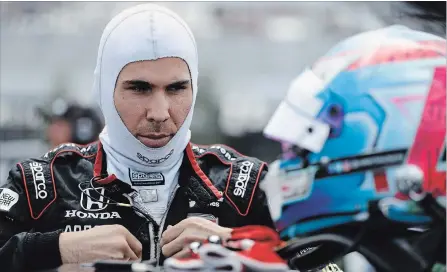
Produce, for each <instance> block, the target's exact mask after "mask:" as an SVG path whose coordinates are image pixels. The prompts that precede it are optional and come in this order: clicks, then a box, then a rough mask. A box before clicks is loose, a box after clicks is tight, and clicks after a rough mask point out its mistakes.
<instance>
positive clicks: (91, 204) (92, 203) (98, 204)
mask: <svg viewBox="0 0 447 272" xmlns="http://www.w3.org/2000/svg"><path fill="white" fill-rule="evenodd" d="M95 189H96V190H95ZM95 189H93V188H86V189H83V190H82V193H81V207H82V209H84V210H85V211H90V212H97V211H101V210H104V209H105V208H107V205H108V204H109V200H108V199H107V200H106V201H104V193H105V189H104V187H98V188H95Z"/></svg>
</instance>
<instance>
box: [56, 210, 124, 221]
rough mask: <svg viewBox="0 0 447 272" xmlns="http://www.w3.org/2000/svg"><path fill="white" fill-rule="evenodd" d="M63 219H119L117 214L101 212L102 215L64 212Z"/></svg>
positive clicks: (72, 211)
mask: <svg viewBox="0 0 447 272" xmlns="http://www.w3.org/2000/svg"><path fill="white" fill-rule="evenodd" d="M65 217H66V218H71V217H78V218H94V219H113V218H121V216H120V215H119V213H118V212H102V213H89V212H82V211H77V210H67V211H65Z"/></svg>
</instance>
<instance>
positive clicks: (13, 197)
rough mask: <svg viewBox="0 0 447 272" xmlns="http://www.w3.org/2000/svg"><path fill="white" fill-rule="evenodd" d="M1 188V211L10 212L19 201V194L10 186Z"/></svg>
mask: <svg viewBox="0 0 447 272" xmlns="http://www.w3.org/2000/svg"><path fill="white" fill-rule="evenodd" d="M0 190H1V192H0V211H4V212H9V210H10V209H11V208H12V207H13V206H14V205H15V204H16V203H17V201H19V194H17V193H16V192H14V191H12V190H11V189H8V188H2V189H0Z"/></svg>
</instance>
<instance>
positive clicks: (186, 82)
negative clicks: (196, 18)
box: [168, 79, 191, 86]
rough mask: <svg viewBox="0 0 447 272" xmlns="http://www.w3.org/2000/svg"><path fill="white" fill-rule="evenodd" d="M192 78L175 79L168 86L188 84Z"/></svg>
mask: <svg viewBox="0 0 447 272" xmlns="http://www.w3.org/2000/svg"><path fill="white" fill-rule="evenodd" d="M190 82H191V81H190V80H189V79H183V80H178V81H174V82H172V83H169V84H168V86H180V85H186V84H190Z"/></svg>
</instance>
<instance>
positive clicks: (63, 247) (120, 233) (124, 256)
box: [59, 225, 143, 264]
mask: <svg viewBox="0 0 447 272" xmlns="http://www.w3.org/2000/svg"><path fill="white" fill-rule="evenodd" d="M142 248H143V247H142V245H141V243H140V241H138V240H137V238H135V236H133V235H132V234H131V233H130V232H129V231H128V230H127V229H126V228H125V227H123V226H121V225H105V226H97V227H94V228H92V229H89V230H85V231H78V232H64V233H62V234H61V235H60V236H59V250H60V253H61V258H62V263H64V264H66V263H85V262H93V261H97V260H122V261H137V260H141V253H142Z"/></svg>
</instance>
